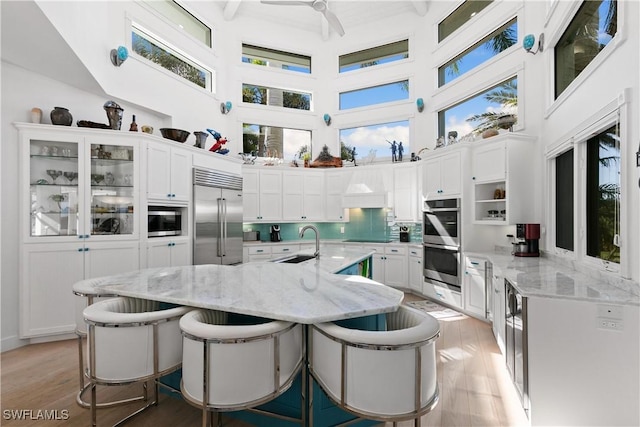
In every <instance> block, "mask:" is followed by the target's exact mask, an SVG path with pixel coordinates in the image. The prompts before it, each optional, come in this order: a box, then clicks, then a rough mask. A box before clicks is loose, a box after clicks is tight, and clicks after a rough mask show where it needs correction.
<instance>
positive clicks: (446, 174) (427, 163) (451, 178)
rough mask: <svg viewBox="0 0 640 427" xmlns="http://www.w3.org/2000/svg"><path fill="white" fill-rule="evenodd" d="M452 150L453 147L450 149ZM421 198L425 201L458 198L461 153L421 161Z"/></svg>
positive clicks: (431, 157) (459, 191)
mask: <svg viewBox="0 0 640 427" xmlns="http://www.w3.org/2000/svg"><path fill="white" fill-rule="evenodd" d="M452 148H453V147H452ZM422 167H423V171H422V172H423V189H422V192H423V196H424V198H425V199H426V200H433V199H445V198H452V197H460V196H461V194H462V152H461V150H459V149H456V150H455V151H451V152H449V153H446V154H442V155H434V156H430V157H429V158H427V159H425V160H423V161H422Z"/></svg>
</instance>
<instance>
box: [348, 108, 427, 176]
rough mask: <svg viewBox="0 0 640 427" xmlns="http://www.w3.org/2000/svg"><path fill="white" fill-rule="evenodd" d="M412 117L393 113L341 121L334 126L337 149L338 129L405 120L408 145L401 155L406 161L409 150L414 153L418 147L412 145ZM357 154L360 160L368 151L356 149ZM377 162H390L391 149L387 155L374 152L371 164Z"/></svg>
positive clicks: (408, 156)
mask: <svg viewBox="0 0 640 427" xmlns="http://www.w3.org/2000/svg"><path fill="white" fill-rule="evenodd" d="M347 111H349V110H347ZM414 119H415V116H414V115H401V114H394V115H390V116H386V117H385V118H381V117H374V118H368V119H366V120H352V121H345V122H341V123H340V126H339V127H337V128H336V138H337V140H338V149H340V131H342V130H344V129H352V128H357V127H368V126H376V125H383V124H386V123H396V122H403V121H406V122H408V127H409V145H408V147H404V148H405V150H404V154H403V157H405V156H406V158H407V160H403V162H405V161H408V159H409V158H410V157H411V152H412V151H413V152H415V153H416V154H417V153H418V151H419V149H416V147H414V146H413V144H414V141H415V135H414ZM404 142H405V141H403V143H404ZM411 147H413V148H411ZM407 148H409V149H407ZM356 149H357V150H358V149H359V148H358V147H356ZM357 154H358V157H357V160H358V161H361V160H362V159H363V157H365V156H366V155H368V154H369V153H368V152H367V153H364V152H362V151H357ZM378 163H391V150H388V155H387V156H379V155H378V153H376V158H375V159H374V161H373V164H378Z"/></svg>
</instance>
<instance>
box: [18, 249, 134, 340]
mask: <svg viewBox="0 0 640 427" xmlns="http://www.w3.org/2000/svg"><path fill="white" fill-rule="evenodd" d="M139 259H140V254H139V243H138V242H137V241H135V242H95V243H93V242H91V243H90V242H84V244H83V243H82V242H78V243H47V244H28V245H23V253H22V259H21V270H22V274H21V284H20V338H32V337H41V336H48V335H56V334H64V333H70V332H73V331H74V330H75V328H76V323H75V299H74V298H75V297H74V295H73V292H72V290H73V285H74V283H76V282H78V281H80V280H84V279H90V278H93V277H100V276H106V275H112V274H118V273H125V272H127V271H131V270H137V269H138V268H139V266H140V262H139Z"/></svg>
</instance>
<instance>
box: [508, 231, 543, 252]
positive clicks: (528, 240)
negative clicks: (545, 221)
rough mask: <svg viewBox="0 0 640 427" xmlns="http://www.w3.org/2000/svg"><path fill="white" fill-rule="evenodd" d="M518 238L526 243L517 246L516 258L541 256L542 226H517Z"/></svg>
mask: <svg viewBox="0 0 640 427" xmlns="http://www.w3.org/2000/svg"><path fill="white" fill-rule="evenodd" d="M516 237H517V238H518V239H524V242H519V243H517V244H516V246H515V247H516V250H515V251H514V253H513V254H514V255H515V256H522V257H529V256H531V257H534V256H540V248H539V242H540V224H516Z"/></svg>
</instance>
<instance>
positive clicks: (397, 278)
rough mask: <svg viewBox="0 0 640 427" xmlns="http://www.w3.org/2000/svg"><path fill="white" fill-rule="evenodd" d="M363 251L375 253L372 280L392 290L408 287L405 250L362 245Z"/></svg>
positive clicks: (387, 246) (402, 247)
mask: <svg viewBox="0 0 640 427" xmlns="http://www.w3.org/2000/svg"><path fill="white" fill-rule="evenodd" d="M363 248H364V249H365V250H372V251H375V253H374V254H373V255H372V259H373V280H375V281H376V282H380V283H384V284H385V285H387V286H392V287H394V288H407V287H408V280H407V276H408V268H407V248H406V246H394V245H363Z"/></svg>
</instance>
